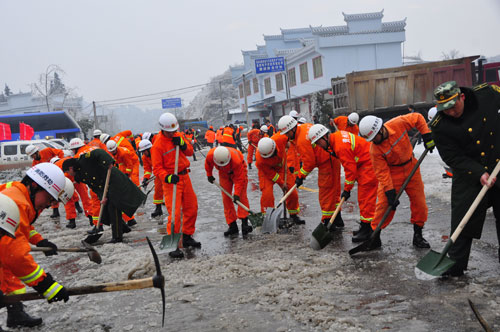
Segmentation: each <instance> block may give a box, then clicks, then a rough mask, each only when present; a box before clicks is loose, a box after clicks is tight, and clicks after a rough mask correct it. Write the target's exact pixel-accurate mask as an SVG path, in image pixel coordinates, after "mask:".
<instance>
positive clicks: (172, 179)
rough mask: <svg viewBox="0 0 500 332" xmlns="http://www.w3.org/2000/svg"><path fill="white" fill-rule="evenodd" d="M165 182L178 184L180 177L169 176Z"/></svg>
mask: <svg viewBox="0 0 500 332" xmlns="http://www.w3.org/2000/svg"><path fill="white" fill-rule="evenodd" d="M165 182H166V183H170V184H176V183H177V182H179V175H175V174H169V175H167V176H165Z"/></svg>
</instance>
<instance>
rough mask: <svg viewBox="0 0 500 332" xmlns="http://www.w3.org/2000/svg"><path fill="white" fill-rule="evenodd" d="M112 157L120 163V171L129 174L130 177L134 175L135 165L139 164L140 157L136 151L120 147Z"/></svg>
mask: <svg viewBox="0 0 500 332" xmlns="http://www.w3.org/2000/svg"><path fill="white" fill-rule="evenodd" d="M112 156H113V158H115V160H116V162H117V163H118V168H119V169H120V171H122V172H123V173H125V174H127V175H128V176H130V174H132V171H133V170H134V166H135V164H136V163H137V164H138V163H139V157H137V155H136V154H135V152H134V150H132V151H131V150H129V149H126V148H122V147H120V146H118V147H117V148H116V153H115V154H112Z"/></svg>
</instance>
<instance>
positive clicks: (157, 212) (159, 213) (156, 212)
mask: <svg viewBox="0 0 500 332" xmlns="http://www.w3.org/2000/svg"><path fill="white" fill-rule="evenodd" d="M162 215H163V211H162V210H161V204H156V209H155V210H154V212H153V213H151V218H156V217H160V216H162Z"/></svg>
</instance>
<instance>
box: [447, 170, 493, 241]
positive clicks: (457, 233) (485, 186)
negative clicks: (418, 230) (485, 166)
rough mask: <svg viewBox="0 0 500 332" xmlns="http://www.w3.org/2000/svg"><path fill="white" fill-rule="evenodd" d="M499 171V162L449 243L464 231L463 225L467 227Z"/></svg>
mask: <svg viewBox="0 0 500 332" xmlns="http://www.w3.org/2000/svg"><path fill="white" fill-rule="evenodd" d="M499 171H500V161H499V162H498V163H497V165H496V166H495V168H494V169H493V172H492V173H491V175H490V177H489V178H488V184H485V185H483V188H482V189H481V191H480V192H479V194H478V195H477V196H476V199H475V200H474V202H472V205H471V206H470V207H469V210H467V213H466V214H465V216H464V217H463V218H462V221H460V224H458V227H457V228H456V229H455V231H454V232H453V234H452V235H451V238H450V239H451V241H453V243H455V241H456V240H457V238H458V236H459V235H460V233H461V232H462V230H463V229H464V227H465V225H467V222H468V221H469V219H470V217H471V216H472V214H473V213H474V211H475V210H476V208H477V206H478V205H479V203H480V202H481V200H482V199H483V197H484V195H486V192H487V191H488V189H489V188H488V186H489V185H490V184H491V181H492V180H493V178H494V177H496V176H497V175H498V172H499Z"/></svg>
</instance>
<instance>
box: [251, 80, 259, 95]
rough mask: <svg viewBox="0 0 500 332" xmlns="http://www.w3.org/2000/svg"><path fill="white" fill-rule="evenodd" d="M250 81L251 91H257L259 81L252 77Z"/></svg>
mask: <svg viewBox="0 0 500 332" xmlns="http://www.w3.org/2000/svg"><path fill="white" fill-rule="evenodd" d="M252 82H253V93H257V92H259V81H258V80H257V78H254V79H253V80H252Z"/></svg>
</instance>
